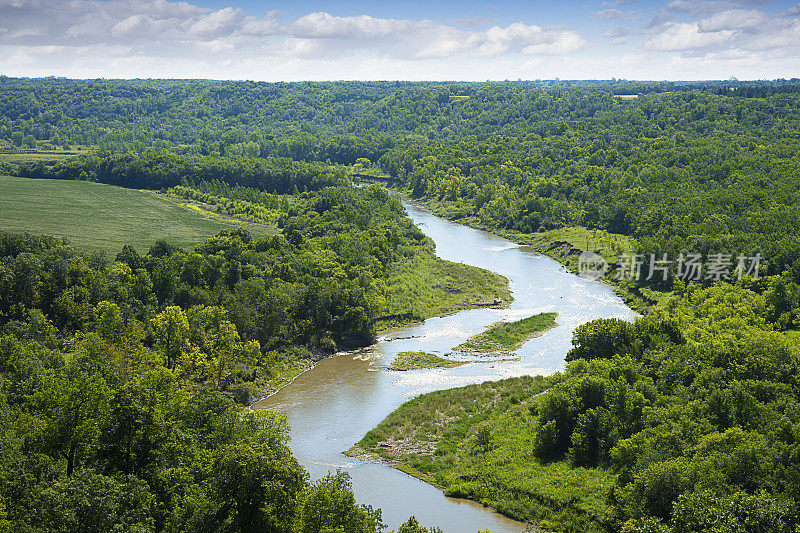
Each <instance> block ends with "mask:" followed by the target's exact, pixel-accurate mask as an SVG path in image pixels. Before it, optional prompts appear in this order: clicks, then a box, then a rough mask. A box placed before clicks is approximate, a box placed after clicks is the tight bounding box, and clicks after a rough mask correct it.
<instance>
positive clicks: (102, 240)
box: [0, 176, 277, 256]
mask: <svg viewBox="0 0 800 533" xmlns="http://www.w3.org/2000/svg"><path fill="white" fill-rule="evenodd" d="M237 226H243V227H245V228H247V229H248V230H249V231H250V232H251V233H253V234H254V235H255V236H261V235H265V234H271V233H274V232H275V231H277V230H274V229H273V228H271V227H270V226H265V225H261V224H252V223H249V222H244V221H240V220H238V219H235V218H232V217H223V216H220V215H218V214H216V213H214V214H211V213H208V212H204V211H198V210H196V209H188V208H186V207H183V206H181V205H179V204H178V203H175V202H172V201H170V200H167V199H165V198H162V197H160V196H157V195H155V194H153V193H150V192H145V191H140V190H136V189H124V188H121V187H114V186H112V185H102V184H99V183H90V182H85V181H71V180H70V181H62V180H34V179H27V178H14V177H10V176H0V229H3V230H6V231H11V232H19V233H34V234H48V235H54V236H56V237H66V238H67V239H68V240H69V242H70V243H71V244H72V245H73V246H76V247H80V248H84V249H88V250H93V251H104V252H107V253H108V254H109V255H112V256H113V255H114V254H116V253H117V252H119V251H120V250H121V248H122V246H123V245H125V244H130V245H132V246H133V247H134V248H136V249H137V250H138V251H139V252H146V251H147V250H148V248H149V247H150V246H152V245H153V243H155V241H157V240H159V239H163V240H165V241H167V242H168V243H170V244H172V245H174V246H179V247H184V248H192V247H193V246H194V245H195V244H197V243H198V242H200V241H202V240H204V239H206V238H208V237H211V236H212V235H215V234H217V233H218V232H220V231H221V230H223V229H225V228H232V227H237Z"/></svg>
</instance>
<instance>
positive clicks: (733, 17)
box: [699, 9, 769, 32]
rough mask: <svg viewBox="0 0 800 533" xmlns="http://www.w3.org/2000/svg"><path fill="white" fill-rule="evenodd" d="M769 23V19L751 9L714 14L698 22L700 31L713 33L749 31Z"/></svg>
mask: <svg viewBox="0 0 800 533" xmlns="http://www.w3.org/2000/svg"><path fill="white" fill-rule="evenodd" d="M767 22H769V17H768V16H767V15H766V14H765V13H762V12H761V11H758V10H755V9H751V10H742V9H732V10H728V11H721V12H719V13H715V14H714V15H712V16H711V17H709V18H707V19H704V20H702V21H700V26H699V28H700V31H703V32H715V31H724V30H749V29H753V28H758V27H759V26H761V25H763V24H765V23H767Z"/></svg>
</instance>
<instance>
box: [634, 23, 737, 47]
mask: <svg viewBox="0 0 800 533" xmlns="http://www.w3.org/2000/svg"><path fill="white" fill-rule="evenodd" d="M733 35H734V32H733V31H731V30H720V31H702V30H701V28H700V24H698V23H697V22H669V23H667V24H664V25H663V26H662V27H661V28H659V29H658V31H654V32H652V33H651V34H650V35H649V36H648V37H647V39H645V42H644V45H645V48H647V49H648V50H658V51H679V50H695V49H698V48H707V47H709V46H712V45H715V44H721V43H725V42H728V41H730V40H731V38H732V37H733Z"/></svg>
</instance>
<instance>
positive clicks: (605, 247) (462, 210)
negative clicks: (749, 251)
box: [392, 189, 671, 312]
mask: <svg viewBox="0 0 800 533" xmlns="http://www.w3.org/2000/svg"><path fill="white" fill-rule="evenodd" d="M392 191H393V192H395V193H397V194H399V195H400V196H402V197H403V199H404V200H405V201H407V202H409V203H411V204H414V205H418V206H421V207H424V208H425V209H427V210H429V211H430V212H431V213H433V214H434V215H436V216H439V217H442V218H444V219H447V220H450V221H452V222H456V223H458V224H463V225H465V226H469V227H471V228H474V229H478V230H481V231H486V232H488V233H492V234H494V235H497V236H499V237H502V238H504V239H508V240H509V241H512V242H515V243H517V244H520V245H523V246H530V247H531V248H532V249H533V250H534V251H535V252H537V253H540V254H542V255H546V256H547V257H550V258H551V259H555V260H556V261H558V262H559V263H561V264H562V265H564V266H565V267H566V268H567V269H569V270H570V271H571V272H573V273H576V274H577V273H578V258H579V257H580V255H581V253H583V252H584V251H590V252H594V253H596V254H599V255H600V256H602V257H603V259H605V260H606V261H607V262H608V264H609V265H611V266H612V270H613V267H614V266H615V265H617V264H619V255H620V254H624V253H634V252H635V250H636V246H637V243H636V240H635V239H634V238H633V237H630V236H627V235H622V234H618V233H610V232H608V231H605V230H598V229H594V230H592V229H588V228H585V227H582V226H571V227H564V228H558V229H552V230H549V231H544V232H541V233H522V232H519V231H514V230H508V229H503V228H497V227H494V226H491V225H489V224H486V223H485V222H483V221H482V220H481V219H480V218H478V217H476V216H474V215H472V214H471V213H470V212H469V211H468V210H467V208H466V207H465V206H463V205H462V204H460V203H458V202H446V201H440V200H433V199H426V198H412V197H411V196H410V195H409V194H408V191H404V190H398V189H392ZM604 281H606V282H608V283H609V284H610V285H611V287H612V288H613V289H614V292H615V293H616V294H617V296H619V297H620V298H621V299H622V300H623V301H624V302H625V303H626V304H627V305H628V306H629V307H630V308H631V309H634V310H636V311H638V312H642V311H644V310H645V309H647V308H649V307H651V306H653V305H657V304H658V303H659V302H660V301H661V300H663V299H664V298H666V297H668V296H669V294H671V293H669V292H659V291H654V290H652V289H649V288H646V287H641V286H639V285H637V284H635V283H632V282H630V281H627V280H626V281H620V280H616V279H612V278H611V277H610V276H607V277H606V278H604Z"/></svg>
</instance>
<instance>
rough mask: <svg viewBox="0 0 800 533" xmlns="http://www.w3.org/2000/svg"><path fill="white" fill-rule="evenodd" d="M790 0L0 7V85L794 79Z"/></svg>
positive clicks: (45, 2)
mask: <svg viewBox="0 0 800 533" xmlns="http://www.w3.org/2000/svg"><path fill="white" fill-rule="evenodd" d="M798 50H800V4H798V3H797V1H796V0H792V1H782V0H773V1H769V0H749V1H746V0H659V1H656V0H590V1H577V2H571V1H562V2H539V1H533V2H531V1H528V2H523V1H502V0H497V1H491V0H490V1H489V2H479V1H474V0H464V1H460V2H436V1H431V0H428V1H421V0H410V1H404V2H403V1H400V2H385V3H384V2H380V3H377V2H376V3H365V2H354V1H338V2H320V1H308V0H295V1H291V2H288V1H273V2H258V1H252V0H251V1H241V2H220V1H215V0H194V1H192V0H188V1H186V2H174V1H170V0H75V1H62V0H0V73H2V74H7V75H12V76H48V75H56V76H70V77H80V78H94V77H107V78H132V77H154V78H164V77H197V78H216V79H252V80H263V81H294V80H331V79H367V80H374V79H406V80H485V79H492V80H502V79H518V78H521V79H551V78H555V77H560V78H562V79H586V78H601V79H607V78H611V77H617V78H627V79H658V80H661V79H667V80H696V79H711V78H715V79H719V78H728V77H730V76H736V77H738V78H739V79H761V78H769V79H771V78H776V77H786V78H789V77H798V76H800V54H798Z"/></svg>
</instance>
